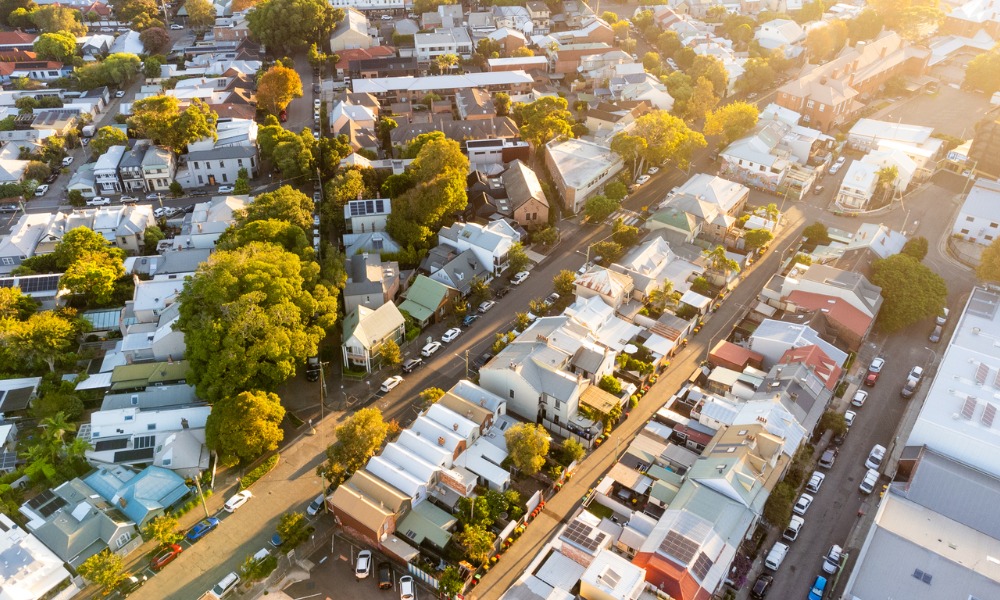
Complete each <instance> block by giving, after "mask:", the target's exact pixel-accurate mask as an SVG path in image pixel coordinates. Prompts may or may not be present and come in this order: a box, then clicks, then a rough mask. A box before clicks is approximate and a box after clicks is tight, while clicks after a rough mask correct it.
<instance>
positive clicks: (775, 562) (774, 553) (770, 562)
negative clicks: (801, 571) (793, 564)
mask: <svg viewBox="0 0 1000 600" xmlns="http://www.w3.org/2000/svg"><path fill="white" fill-rule="evenodd" d="M787 554H788V545H787V544H782V543H781V542H777V543H776V544H774V547H773V548H771V551H770V552H768V553H767V558H765V559H764V568H765V569H768V570H771V571H777V570H778V567H780V566H781V563H782V561H784V560H785V555H787Z"/></svg>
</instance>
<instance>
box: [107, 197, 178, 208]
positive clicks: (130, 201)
mask: <svg viewBox="0 0 1000 600" xmlns="http://www.w3.org/2000/svg"><path fill="white" fill-rule="evenodd" d="M118 201H119V202H121V203H122V204H135V203H136V202H138V201H139V199H138V198H136V197H135V196H122V197H121V198H119V199H118ZM170 210H173V209H170Z"/></svg>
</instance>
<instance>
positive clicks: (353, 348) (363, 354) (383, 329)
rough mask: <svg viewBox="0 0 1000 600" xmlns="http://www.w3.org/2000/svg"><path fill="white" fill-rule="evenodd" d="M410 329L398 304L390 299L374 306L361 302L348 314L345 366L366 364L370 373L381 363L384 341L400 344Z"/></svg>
mask: <svg viewBox="0 0 1000 600" xmlns="http://www.w3.org/2000/svg"><path fill="white" fill-rule="evenodd" d="M405 331H406V321H405V319H403V314H402V313H400V312H399V309H398V308H396V305H395V304H393V303H391V302H388V303H386V304H383V305H382V306H380V307H378V308H376V309H374V310H372V309H370V308H368V307H367V306H364V305H359V306H358V307H357V308H355V309H354V310H353V311H351V312H350V313H348V315H347V316H346V317H344V342H343V344H342V348H343V353H344V367H362V368H364V370H365V371H368V372H369V373H370V372H371V371H372V366H373V363H379V362H380V357H381V353H382V345H383V344H385V343H386V342H387V341H392V342H395V343H396V344H399V343H400V342H401V341H402V339H403V334H404V333H405Z"/></svg>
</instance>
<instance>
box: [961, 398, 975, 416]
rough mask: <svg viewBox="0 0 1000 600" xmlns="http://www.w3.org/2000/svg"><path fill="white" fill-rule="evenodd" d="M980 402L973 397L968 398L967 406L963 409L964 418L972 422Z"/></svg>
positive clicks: (966, 400) (966, 399)
mask: <svg viewBox="0 0 1000 600" xmlns="http://www.w3.org/2000/svg"><path fill="white" fill-rule="evenodd" d="M978 405H979V402H978V401H977V400H976V399H975V398H974V397H972V396H966V398H965V406H963V407H962V418H963V419H966V420H972V415H973V414H974V413H975V412H976V406H978Z"/></svg>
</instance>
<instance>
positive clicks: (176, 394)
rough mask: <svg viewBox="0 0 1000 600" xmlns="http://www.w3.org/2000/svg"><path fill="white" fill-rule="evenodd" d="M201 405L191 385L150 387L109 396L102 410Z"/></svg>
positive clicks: (103, 403)
mask: <svg viewBox="0 0 1000 600" xmlns="http://www.w3.org/2000/svg"><path fill="white" fill-rule="evenodd" d="M190 404H201V400H199V399H198V396H197V395H195V391H194V387H193V386H190V385H184V384H181V385H158V386H150V387H148V388H146V389H145V390H143V391H141V392H133V393H126V394H107V395H106V396H104V400H103V401H102V402H101V410H115V409H119V408H131V407H135V408H138V409H140V410H149V409H159V408H168V407H178V406H185V405H190Z"/></svg>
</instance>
